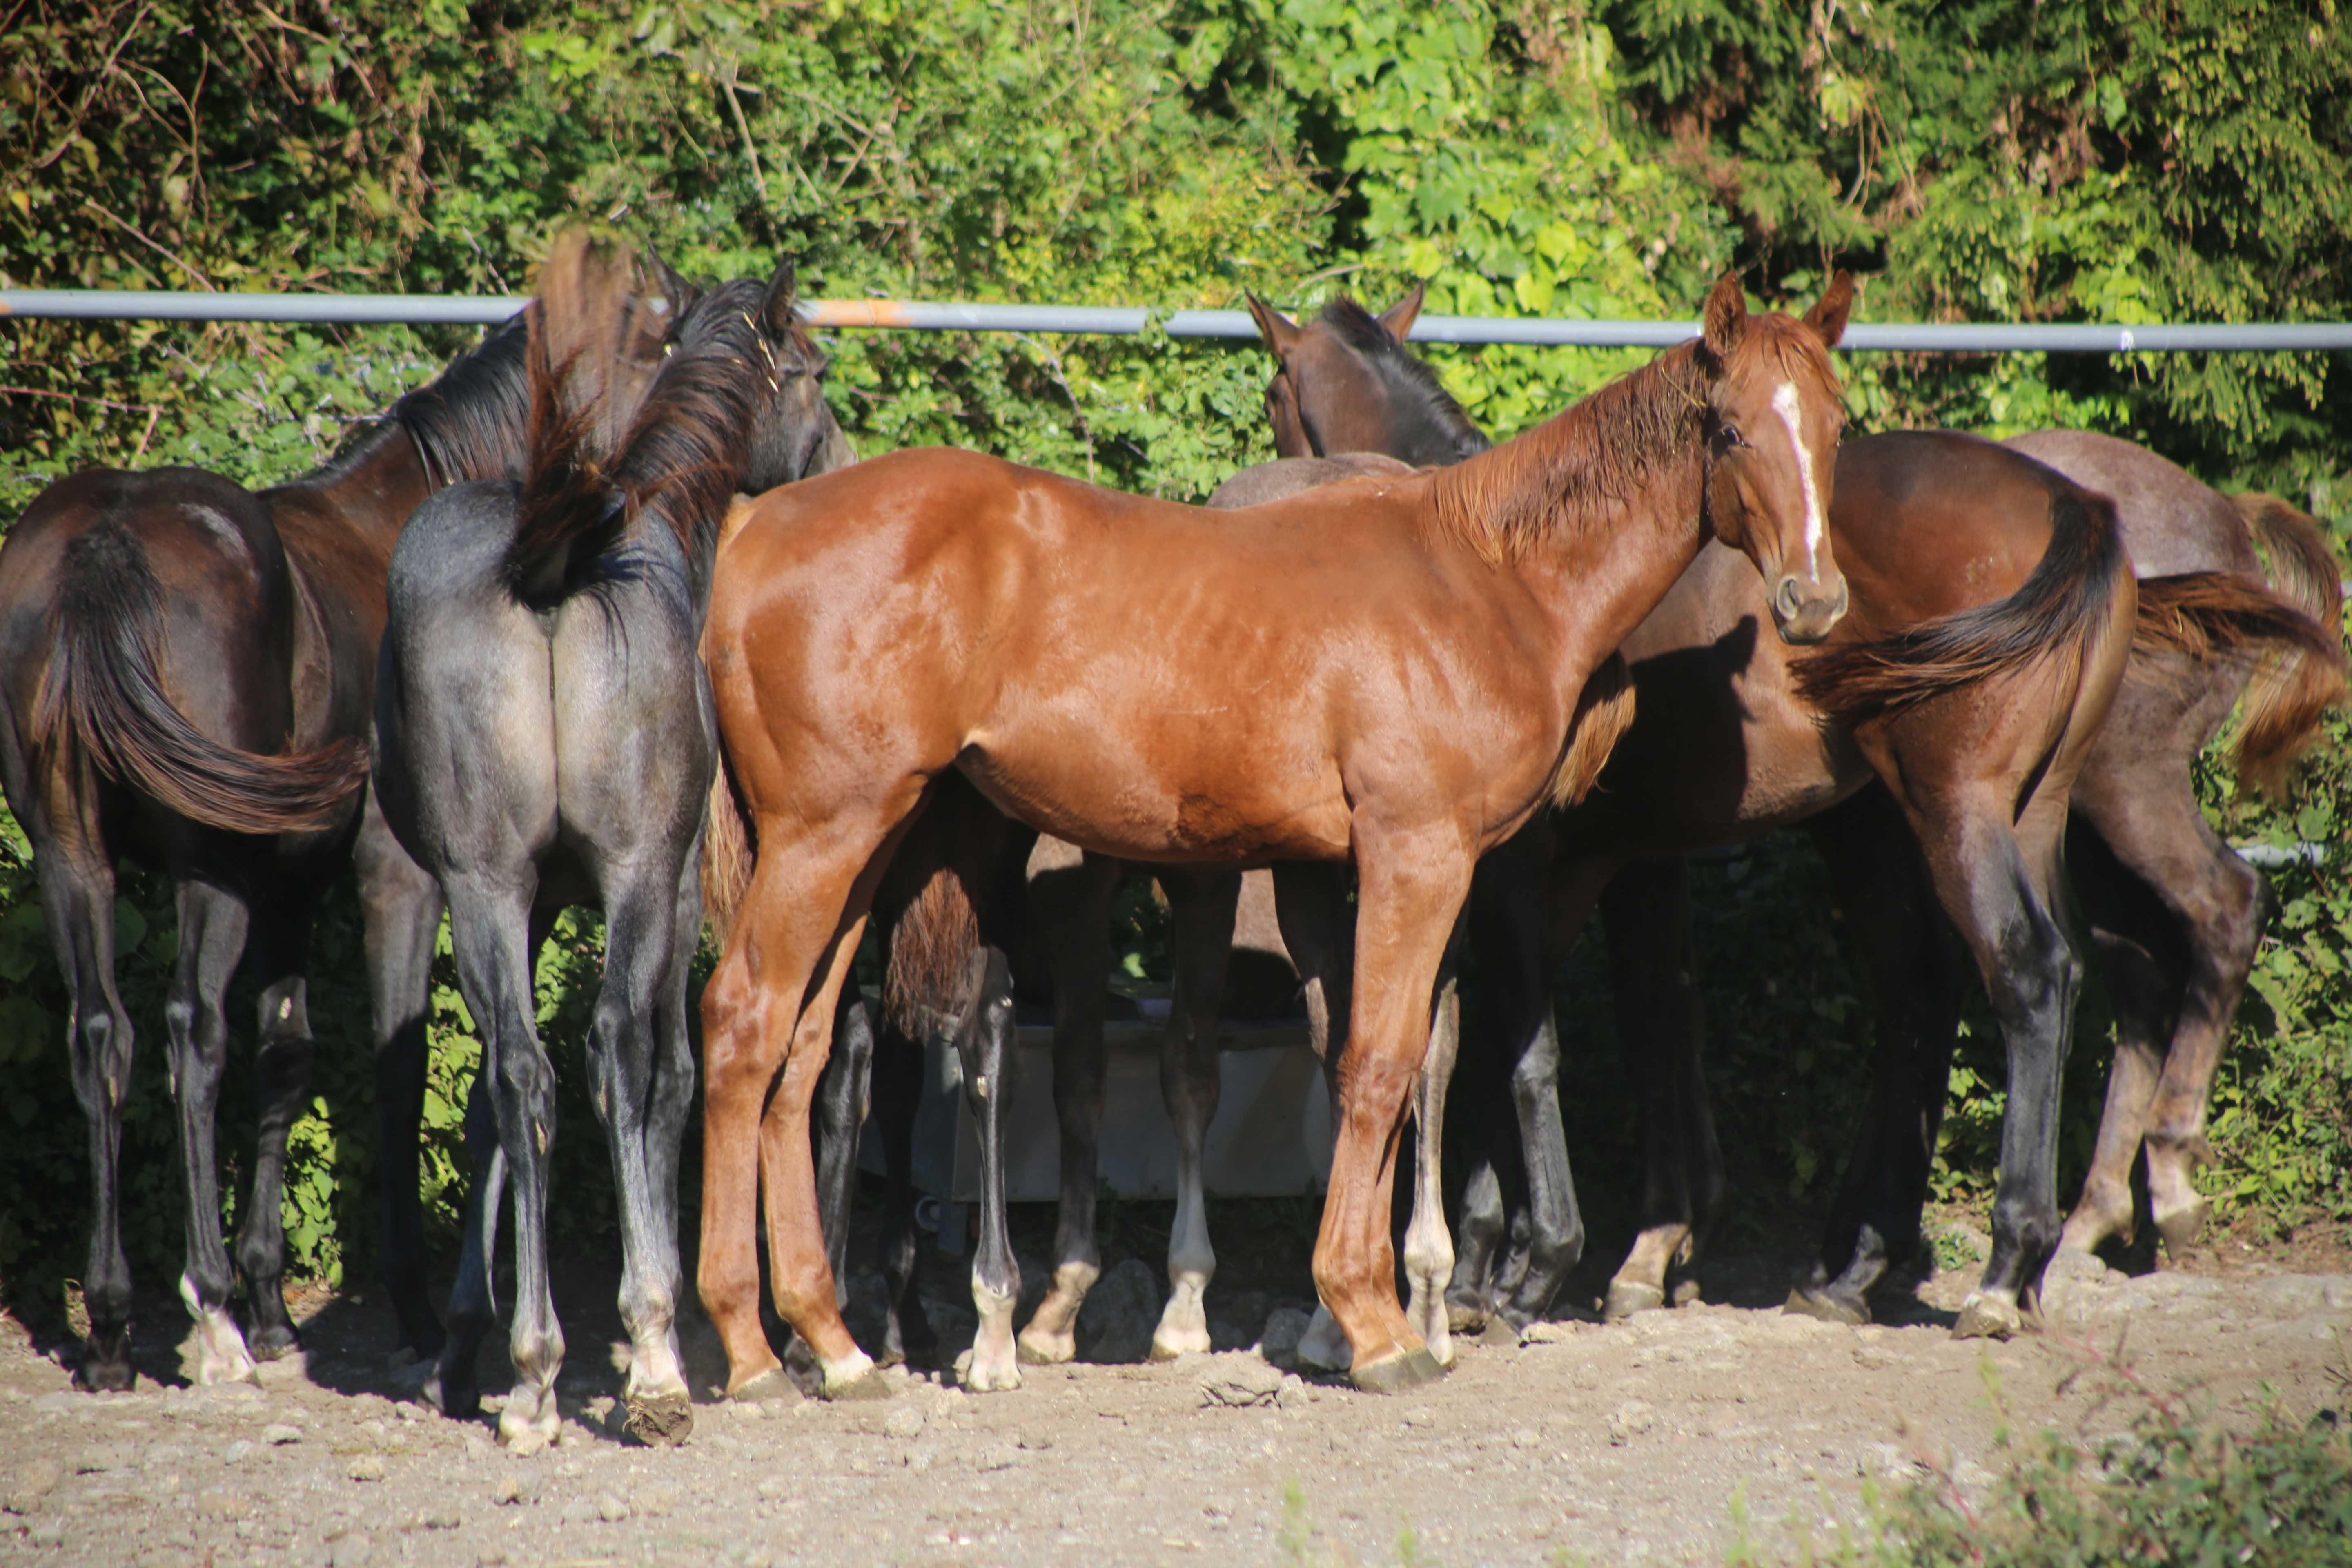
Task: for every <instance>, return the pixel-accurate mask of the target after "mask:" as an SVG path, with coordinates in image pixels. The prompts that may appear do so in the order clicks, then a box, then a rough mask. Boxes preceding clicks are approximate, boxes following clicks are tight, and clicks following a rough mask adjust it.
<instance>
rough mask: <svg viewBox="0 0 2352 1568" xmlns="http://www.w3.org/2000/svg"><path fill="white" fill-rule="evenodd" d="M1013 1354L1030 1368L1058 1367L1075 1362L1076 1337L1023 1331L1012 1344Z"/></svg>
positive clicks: (1074, 1335)
mask: <svg viewBox="0 0 2352 1568" xmlns="http://www.w3.org/2000/svg"><path fill="white" fill-rule="evenodd" d="M1013 1353H1014V1354H1015V1355H1017V1356H1019V1357H1020V1358H1021V1360H1022V1361H1023V1362H1024V1363H1025V1364H1027V1365H1030V1366H1060V1365H1061V1364H1062V1363H1065V1362H1070V1361H1076V1359H1077V1354H1078V1336H1077V1335H1076V1334H1067V1333H1065V1334H1040V1333H1031V1332H1028V1331H1024V1332H1023V1333H1022V1335H1021V1337H1020V1338H1019V1339H1018V1340H1016V1341H1014V1342H1013Z"/></svg>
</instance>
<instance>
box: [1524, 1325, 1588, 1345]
mask: <svg viewBox="0 0 2352 1568" xmlns="http://www.w3.org/2000/svg"><path fill="white" fill-rule="evenodd" d="M1576 1330H1577V1325H1576V1324H1574V1323H1529V1324H1528V1331H1527V1333H1526V1335H1525V1336H1523V1337H1524V1338H1525V1339H1526V1341H1527V1342H1528V1344H1531V1345H1558V1344H1566V1343H1567V1342H1569V1340H1570V1339H1571V1338H1573V1337H1574V1336H1575V1333H1576Z"/></svg>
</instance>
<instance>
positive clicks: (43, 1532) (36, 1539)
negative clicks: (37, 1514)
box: [25, 1519, 66, 1546]
mask: <svg viewBox="0 0 2352 1568" xmlns="http://www.w3.org/2000/svg"><path fill="white" fill-rule="evenodd" d="M25 1539H26V1540H27V1541H29V1542H32V1544H34V1545H35V1546H63V1545H64V1544H65V1543H66V1526H65V1521H63V1520H58V1519H45V1520H43V1521H41V1522H40V1523H38V1524H37V1525H35V1526H33V1528H32V1529H31V1530H30V1531H27V1532H26V1537H25Z"/></svg>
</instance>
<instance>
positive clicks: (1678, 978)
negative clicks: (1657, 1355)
mask: <svg viewBox="0 0 2352 1568" xmlns="http://www.w3.org/2000/svg"><path fill="white" fill-rule="evenodd" d="M1601 918H1602V920H1603V921H1604V922H1605V924H1606V926H1607V929H1608V933H1609V967H1610V981H1611V989H1612V992H1613V993H1614V999H1615V1002H1616V1006H1617V1020H1618V1028H1617V1032H1618V1037H1619V1039H1620V1040H1621V1042H1622V1046H1623V1048H1624V1052H1625V1058H1626V1059H1625V1067H1626V1071H1627V1073H1628V1075H1629V1076H1630V1077H1631V1078H1632V1079H1633V1082H1634V1084H1635V1086H1636V1092H1637V1093H1638V1094H1639V1096H1640V1100H1641V1127H1642V1133H1641V1150H1642V1165H1643V1175H1642V1206H1641V1219H1642V1228H1641V1230H1640V1231H1639V1233H1637V1234H1636V1236H1635V1237H1634V1239H1633V1247H1632V1248H1631V1249H1630V1250H1629V1251H1628V1252H1627V1254H1626V1256H1625V1260H1624V1261H1623V1262H1622V1263H1621V1264H1619V1265H1618V1268H1617V1272H1616V1274H1615V1275H1614V1276H1613V1277H1612V1279H1610V1281H1609V1291H1608V1295H1607V1296H1606V1298H1605V1299H1604V1300H1603V1302H1602V1306H1601V1315H1602V1317H1603V1318H1605V1319H1607V1320H1609V1321H1618V1320H1621V1319H1624V1318H1629V1317H1631V1316H1633V1314H1634V1313H1635V1312H1640V1311H1647V1310H1652V1309H1654V1308H1659V1307H1664V1306H1665V1305H1666V1304H1667V1298H1666V1272H1667V1270H1668V1269H1669V1268H1673V1267H1674V1266H1675V1264H1676V1263H1677V1262H1680V1261H1682V1260H1684V1259H1685V1258H1687V1257H1688V1256H1689V1250H1690V1247H1691V1245H1692V1237H1693V1234H1694V1230H1695V1227H1696V1223H1697V1220H1698V1217H1699V1215H1698V1213H1697V1212H1696V1205H1694V1203H1693V1198H1692V1194H1693V1189H1694V1186H1695V1185H1697V1183H1695V1181H1694V1177H1695V1175H1699V1174H1700V1173H1702V1172H1703V1170H1704V1167H1705V1165H1706V1163H1707V1160H1708V1157H1709V1156H1710V1154H1711V1153H1712V1150H1711V1149H1709V1148H1706V1147H1699V1146H1695V1145H1694V1142H1693V1138H1692V1131H1693V1128H1694V1125H1695V1123H1694V1121H1693V1120H1692V1117H1691V1115H1690V1109H1691V1108H1690V1107H1689V1106H1688V1105H1686V1104H1685V1100H1686V1098H1687V1089H1688V1084H1689V1082H1690V1080H1691V1078H1692V1072H1693V1064H1694V1063H1695V1061H1696V1058H1697V1056H1698V1053H1699V1051H1700V1049H1701V1043H1700V1040H1701V1030H1702V1027H1703V1025H1702V1022H1701V1018H1700V1014H1699V1000H1698V993H1697V986H1696V975H1695V973H1693V966H1694V963H1695V958H1694V954H1693V952H1692V950H1691V944H1690V925H1689V921H1690V888H1689V874H1688V871H1687V868H1685V864H1684V862H1683V861H1682V860H1681V858H1678V857H1677V858H1668V859H1660V860H1647V861H1638V862H1636V863H1634V864H1633V865H1630V866H1627V867H1626V868H1624V869H1622V870H1621V871H1619V872H1618V873H1617V875H1616V877H1615V878H1614V879H1612V881H1611V882H1610V884H1609V887H1608V889H1606V891H1604V892H1603V893H1602V894H1601Z"/></svg>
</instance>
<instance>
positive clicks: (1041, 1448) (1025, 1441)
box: [1018, 1431, 1054, 1454]
mask: <svg viewBox="0 0 2352 1568" xmlns="http://www.w3.org/2000/svg"><path fill="white" fill-rule="evenodd" d="M1018 1441H1019V1442H1020V1444H1021V1446H1022V1447H1024V1448H1026V1449H1028V1450H1029V1451H1030V1452H1031V1453H1033V1454H1042V1453H1044V1452H1045V1450H1046V1449H1048V1448H1050V1447H1053V1446H1054V1435H1053V1434H1052V1433H1051V1432H1045V1431H1034V1432H1024V1433H1022V1434H1021V1436H1020V1438H1019V1439H1018Z"/></svg>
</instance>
